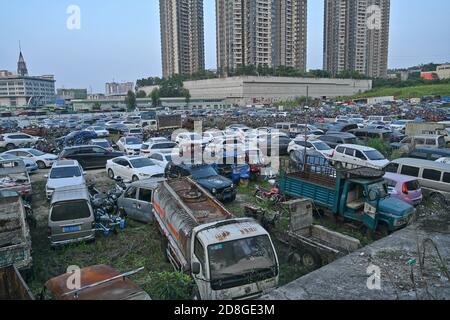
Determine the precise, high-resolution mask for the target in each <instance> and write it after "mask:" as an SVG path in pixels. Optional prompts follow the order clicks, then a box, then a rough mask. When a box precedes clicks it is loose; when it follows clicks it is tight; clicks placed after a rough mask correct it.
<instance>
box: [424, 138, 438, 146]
mask: <svg viewBox="0 0 450 320" xmlns="http://www.w3.org/2000/svg"><path fill="white" fill-rule="evenodd" d="M426 144H427V146H435V145H436V140H434V139H427V141H426Z"/></svg>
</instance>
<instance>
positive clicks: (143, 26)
mask: <svg viewBox="0 0 450 320" xmlns="http://www.w3.org/2000/svg"><path fill="white" fill-rule="evenodd" d="M70 5H77V6H79V8H80V9H81V28H80V29H79V30H69V29H68V28H67V19H68V17H69V15H68V14H67V13H66V11H67V8H68V7H69V6H70ZM204 7H205V42H206V43H205V52H206V67H207V68H211V69H215V68H216V42H215V27H216V26H215V1H214V0H204ZM449 13H450V1H448V0H428V1H424V0H392V1H391V36H390V52H389V67H390V68H397V67H407V66H411V65H416V64H420V63H428V62H438V63H440V62H446V61H450V41H449V40H450V27H449V24H448V17H449ZM19 40H20V41H21V44H22V50H23V53H24V57H25V60H26V62H27V64H28V70H29V72H30V74H32V75H41V74H54V75H55V77H56V80H57V84H56V85H57V87H63V86H64V87H65V88H70V87H76V88H88V89H90V88H92V90H93V91H94V92H103V91H104V83H105V82H108V81H112V80H113V79H114V80H116V81H135V80H136V79H138V78H143V77H148V76H151V75H155V76H160V75H161V48H160V28H159V1H158V0H128V1H126V0H70V1H67V0H13V1H11V0H0V70H1V69H7V70H11V71H15V70H16V68H17V66H16V63H17V58H18V51H19ZM322 47H323V0H309V4H308V68H310V69H319V68H322V60H323V59H322V50H323V49H322Z"/></svg>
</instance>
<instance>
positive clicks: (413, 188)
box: [405, 180, 420, 191]
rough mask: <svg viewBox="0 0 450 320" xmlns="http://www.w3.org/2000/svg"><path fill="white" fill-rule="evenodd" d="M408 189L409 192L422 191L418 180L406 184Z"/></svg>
mask: <svg viewBox="0 0 450 320" xmlns="http://www.w3.org/2000/svg"><path fill="white" fill-rule="evenodd" d="M405 185H406V189H407V190H408V191H416V190H419V189H420V184H419V181H418V180H412V181H408V182H406V183H405Z"/></svg>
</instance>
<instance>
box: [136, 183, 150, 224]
mask: <svg viewBox="0 0 450 320" xmlns="http://www.w3.org/2000/svg"><path fill="white" fill-rule="evenodd" d="M133 206H135V207H134V208H133V210H134V211H135V219H136V220H138V221H141V222H144V223H149V222H152V221H153V220H154V208H153V190H152V189H150V188H143V187H140V188H139V190H138V192H137V200H136V202H135V203H134V204H133Z"/></svg>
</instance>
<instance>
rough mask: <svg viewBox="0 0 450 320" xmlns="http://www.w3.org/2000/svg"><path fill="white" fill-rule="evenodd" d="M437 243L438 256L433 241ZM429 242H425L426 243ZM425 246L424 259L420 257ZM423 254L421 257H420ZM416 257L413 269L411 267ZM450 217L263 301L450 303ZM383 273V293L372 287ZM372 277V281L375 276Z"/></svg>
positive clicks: (427, 222) (414, 228) (418, 225)
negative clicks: (411, 301)
mask: <svg viewBox="0 0 450 320" xmlns="http://www.w3.org/2000/svg"><path fill="white" fill-rule="evenodd" d="M426 239H431V240H432V242H433V243H434V244H435V245H436V247H437V249H438V251H439V254H440V256H441V258H442V259H440V258H439V255H438V253H437V251H436V249H435V248H434V245H433V243H432V242H430V241H425V240H426ZM424 241H425V242H424ZM424 248H425V259H424V260H423V261H424V263H423V267H421V263H420V261H421V259H420V257H422V256H423V252H424ZM419 252H420V254H419ZM411 259H416V261H417V262H416V264H414V265H413V267H412V270H413V271H412V273H413V275H414V278H413V279H414V280H412V278H411V267H410V266H409V265H408V264H407V263H408V261H411ZM449 265H450V214H449V213H447V214H444V215H440V216H434V217H426V218H423V219H421V220H419V221H417V222H415V223H414V224H413V225H411V226H409V227H407V228H405V229H403V230H400V231H398V232H396V233H394V234H393V235H391V236H388V237H386V238H384V239H381V240H379V241H377V242H374V243H373V244H371V245H369V246H366V247H364V248H362V249H360V250H358V251H355V252H353V253H352V254H350V255H348V256H345V257H343V258H341V259H339V260H336V261H335V262H333V263H331V264H329V265H327V266H325V267H323V268H321V269H318V270H316V271H314V272H312V273H309V274H307V275H306V276H303V277H301V278H299V279H297V280H295V281H293V282H291V283H289V284H287V285H285V286H283V287H280V288H278V289H277V290H274V291H273V292H271V293H269V294H268V295H265V296H263V297H262V298H261V299H263V300H329V299H330V300H385V299H386V300H396V299H400V300H414V299H420V300H423V299H427V300H433V299H450V279H449V277H450V275H449ZM369 266H376V267H378V268H379V270H380V273H379V274H380V289H373V290H371V289H369V288H368V285H367V284H368V280H369V283H372V284H373V282H372V281H371V280H373V278H374V276H373V274H374V273H373V271H371V270H368V267H369ZM371 275H372V277H371Z"/></svg>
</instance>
